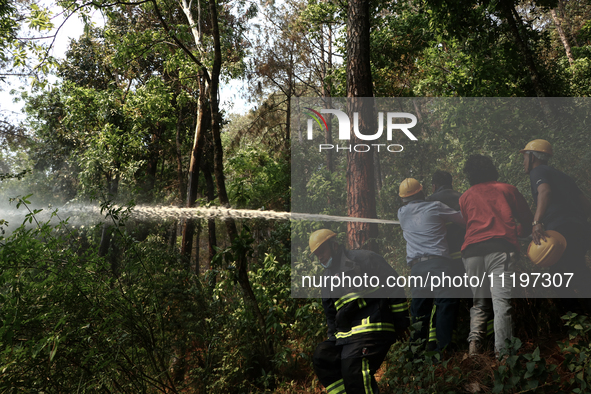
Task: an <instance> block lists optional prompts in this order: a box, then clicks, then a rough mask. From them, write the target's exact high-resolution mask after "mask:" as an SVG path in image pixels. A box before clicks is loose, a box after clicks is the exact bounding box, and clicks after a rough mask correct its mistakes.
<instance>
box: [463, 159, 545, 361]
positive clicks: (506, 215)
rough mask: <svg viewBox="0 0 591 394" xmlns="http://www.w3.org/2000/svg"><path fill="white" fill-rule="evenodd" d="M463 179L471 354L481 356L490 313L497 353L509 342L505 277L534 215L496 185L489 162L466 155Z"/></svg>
mask: <svg viewBox="0 0 591 394" xmlns="http://www.w3.org/2000/svg"><path fill="white" fill-rule="evenodd" d="M464 174H466V177H467V178H468V181H469V182H470V186H471V187H470V188H469V189H468V190H467V191H466V192H465V193H464V194H463V195H462V197H460V210H461V212H462V216H463V217H464V219H465V220H466V236H465V238H464V243H463V245H462V259H463V261H464V266H465V268H466V273H467V274H468V278H470V279H472V281H470V286H471V287H472V294H473V296H474V299H473V306H472V308H471V309H470V335H469V336H468V341H469V343H470V347H469V354H470V355H474V354H477V353H479V352H480V350H481V348H482V341H483V339H484V338H485V336H486V323H487V320H488V318H489V317H490V315H491V310H492V311H494V317H495V320H494V331H495V350H496V352H497V353H499V352H500V351H501V350H502V349H503V348H504V347H505V340H507V339H511V338H512V337H513V328H512V320H511V312H512V306H511V290H512V287H511V285H512V283H511V281H510V280H509V277H508V275H510V274H512V273H513V272H514V270H513V256H514V253H515V252H517V251H519V243H518V241H517V236H518V230H519V229H521V231H519V233H520V234H519V235H520V236H521V233H523V234H527V233H528V232H531V222H532V220H533V215H532V213H531V211H530V210H529V206H528V204H527V202H526V200H525V197H523V195H522V194H521V193H520V192H519V191H518V190H517V188H516V187H515V186H512V185H509V184H506V183H501V182H497V179H498V177H499V173H498V171H497V169H496V168H495V165H494V164H493V161H492V159H491V158H489V157H486V156H482V155H472V156H470V157H469V158H468V160H467V161H466V164H465V166H464ZM516 220H517V221H518V222H519V223H520V224H521V226H518V224H517V223H516ZM503 275H504V278H503ZM473 277H477V278H478V280H479V281H482V280H484V283H479V286H473V285H474V284H476V279H474V278H473ZM491 279H492V281H491ZM503 279H505V280H504V281H503ZM503 285H504V286H503Z"/></svg>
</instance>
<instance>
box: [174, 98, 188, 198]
mask: <svg viewBox="0 0 591 394" xmlns="http://www.w3.org/2000/svg"><path fill="white" fill-rule="evenodd" d="M181 119H182V113H181V110H180V109H179V114H178V118H177V124H176V173H177V182H178V183H179V196H181V198H183V197H184V196H186V195H187V186H186V185H187V184H186V182H185V176H184V171H183V154H182V151H183V144H182V142H181V140H182V135H181V130H182V123H183V122H182V121H181Z"/></svg>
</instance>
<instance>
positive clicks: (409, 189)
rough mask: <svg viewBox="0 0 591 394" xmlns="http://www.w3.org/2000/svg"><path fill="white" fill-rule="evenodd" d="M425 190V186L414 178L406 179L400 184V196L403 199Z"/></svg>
mask: <svg viewBox="0 0 591 394" xmlns="http://www.w3.org/2000/svg"><path fill="white" fill-rule="evenodd" d="M421 190H423V186H421V184H420V183H419V181H417V180H416V179H414V178H406V179H405V180H403V181H402V183H401V184H400V189H399V192H398V195H399V196H400V197H402V198H405V197H410V196H414V195H415V194H417V193H418V192H420V191H421Z"/></svg>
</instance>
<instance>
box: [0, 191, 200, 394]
mask: <svg viewBox="0 0 591 394" xmlns="http://www.w3.org/2000/svg"><path fill="white" fill-rule="evenodd" d="M28 205H30V202H29V201H28V200H27V198H23V199H19V200H18V203H17V208H25V209H27V207H28ZM103 210H104V212H105V213H106V216H107V219H109V220H112V221H113V223H114V225H115V226H116V227H117V228H118V229H120V235H121V239H120V242H121V244H122V247H121V248H120V253H121V254H122V256H123V258H122V259H121V266H120V271H119V275H118V276H115V275H113V272H112V270H111V267H110V266H109V263H108V262H107V261H105V259H103V258H101V257H98V255H97V253H96V251H95V249H91V248H88V249H86V250H85V251H79V250H76V249H75V248H73V247H72V245H73V244H75V243H76V242H74V241H73V239H74V238H77V237H79V236H80V234H76V230H74V229H72V228H71V226H69V225H68V221H67V220H63V221H60V223H59V224H57V225H50V223H49V221H48V222H37V219H36V216H35V215H36V214H37V213H38V212H39V211H29V212H28V213H27V215H26V218H25V222H26V223H24V224H23V225H22V226H20V227H18V228H17V229H15V230H14V231H13V232H12V234H11V235H10V236H7V237H4V236H0V344H1V348H0V371H1V372H0V373H1V378H0V392H7V393H11V392H46V393H72V392H79V393H95V392H117V393H146V392H157V391H159V392H163V391H166V392H179V391H180V390H181V389H182V388H183V387H184V386H187V385H188V384H190V383H191V382H175V381H174V379H173V374H172V368H171V366H172V365H173V360H174V358H175V355H176V353H177V351H178V349H179V348H182V347H183V346H185V343H186V341H187V340H188V339H187V338H190V339H189V341H190V342H196V343H199V341H200V337H201V336H202V333H203V332H205V330H204V322H205V319H207V318H208V316H207V314H206V312H207V308H206V307H205V305H204V298H203V291H202V288H201V284H200V282H199V281H198V280H197V279H198V278H196V277H195V276H194V275H191V274H190V273H188V272H186V271H185V270H183V269H182V268H181V267H179V266H178V264H177V261H178V259H176V258H175V256H173V255H171V254H170V253H168V252H167V251H166V249H165V248H161V247H159V245H158V243H157V242H154V241H155V240H152V241H153V242H145V243H141V244H138V243H136V242H135V241H134V240H133V239H132V238H130V237H129V236H128V234H127V233H126V231H125V229H124V227H123V226H122V225H123V221H124V220H125V217H126V215H127V214H128V212H129V210H128V209H123V208H114V207H113V206H111V205H109V204H104V205H103ZM54 215H55V213H54ZM54 215H52V216H54ZM25 224H28V225H32V227H28V226H25Z"/></svg>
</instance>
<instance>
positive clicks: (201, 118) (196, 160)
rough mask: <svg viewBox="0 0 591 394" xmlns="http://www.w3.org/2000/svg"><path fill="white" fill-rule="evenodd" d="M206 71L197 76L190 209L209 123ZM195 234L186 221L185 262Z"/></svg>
mask: <svg viewBox="0 0 591 394" xmlns="http://www.w3.org/2000/svg"><path fill="white" fill-rule="evenodd" d="M206 72H207V71H206V70H201V73H200V76H199V101H198V109H197V124H196V126H195V138H194V141H193V149H192V150H191V162H190V164H189V182H188V187H187V202H186V205H185V206H186V207H187V208H192V207H193V206H194V205H195V201H196V200H197V191H198V186H199V168H200V163H201V158H202V156H203V145H204V143H205V130H206V129H207V127H208V126H209V124H210V123H211V116H210V110H209V106H208V103H207V98H206V95H207V86H206V83H205V80H204V78H203V74H204V73H206ZM194 234H195V221H194V220H192V219H186V220H185V224H184V225H183V238H182V242H181V255H182V256H185V258H187V260H189V261H190V260H191V251H192V249H193V236H194Z"/></svg>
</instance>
